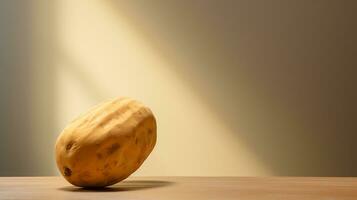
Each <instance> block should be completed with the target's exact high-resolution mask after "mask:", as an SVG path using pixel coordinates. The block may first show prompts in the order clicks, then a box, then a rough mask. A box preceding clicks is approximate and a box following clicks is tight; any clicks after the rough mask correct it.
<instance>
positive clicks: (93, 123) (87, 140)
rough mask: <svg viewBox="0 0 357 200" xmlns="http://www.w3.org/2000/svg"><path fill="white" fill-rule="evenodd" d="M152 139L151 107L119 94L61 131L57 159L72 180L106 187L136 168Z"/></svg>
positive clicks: (154, 136)
mask: <svg viewBox="0 0 357 200" xmlns="http://www.w3.org/2000/svg"><path fill="white" fill-rule="evenodd" d="M155 143H156V120H155V117H154V115H153V113H152V112H151V110H150V109H149V108H148V107H146V106H144V105H143V104H142V103H140V102H138V101H136V100H133V99H130V98H118V99H114V100H110V101H107V102H103V103H101V104H99V105H98V106H96V107H94V108H92V109H91V110H90V111H89V112H87V113H86V114H84V115H82V116H80V117H78V118H77V119H75V120H74V121H72V122H71V123H70V124H69V125H68V126H67V127H66V128H65V129H64V130H63V131H62V133H61V134H60V135H59V137H58V139H57V141H56V147H55V150H56V162H57V166H58V169H59V171H60V172H61V174H62V175H63V176H64V178H65V179H66V180H67V181H69V182H70V183H71V184H73V185H76V186H80V187H105V186H109V185H112V184H115V183H117V182H119V181H121V180H124V179H125V178H127V177H128V176H129V175H130V174H132V173H133V172H135V171H136V170H137V169H138V168H139V167H140V166H141V165H142V164H143V162H144V161H145V159H146V158H147V157H148V156H149V154H150V153H151V151H152V150H153V148H154V146H155Z"/></svg>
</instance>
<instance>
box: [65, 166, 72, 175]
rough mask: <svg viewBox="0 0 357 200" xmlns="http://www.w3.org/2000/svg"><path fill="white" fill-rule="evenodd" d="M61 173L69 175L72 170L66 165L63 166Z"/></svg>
mask: <svg viewBox="0 0 357 200" xmlns="http://www.w3.org/2000/svg"><path fill="white" fill-rule="evenodd" d="M63 174H64V175H65V176H71V175H72V170H71V169H70V168H68V167H64V168H63Z"/></svg>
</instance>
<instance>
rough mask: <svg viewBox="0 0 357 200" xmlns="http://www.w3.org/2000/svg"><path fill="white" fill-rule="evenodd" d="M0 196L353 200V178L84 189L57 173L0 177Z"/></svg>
mask: <svg viewBox="0 0 357 200" xmlns="http://www.w3.org/2000/svg"><path fill="white" fill-rule="evenodd" d="M0 199H1V200H2V199H21V200H23V199H36V200H42V199H46V200H61V199H76V200H77V199H98V200H100V199H120V200H122V199H129V200H130V199H136V200H140V199H145V200H146V199H152V200H160V199H170V200H176V199H180V200H181V199H182V200H200V199H236V200H240V199H254V200H261V199H263V200H268V199H269V200H270V199H274V200H277V199H281V200H291V199H294V200H306V199H314V200H321V199H326V200H327V199H328V200H333V199H351V200H352V199H353V200H357V178H288V177H287V178H274V177H265V178H256V177H211V178H209V177H132V178H129V179H127V180H125V181H123V182H121V183H118V184H116V185H114V186H111V187H108V188H105V189H102V190H86V189H83V188H78V187H74V186H72V185H70V184H69V183H67V182H66V181H65V180H64V179H63V178H62V177H0Z"/></svg>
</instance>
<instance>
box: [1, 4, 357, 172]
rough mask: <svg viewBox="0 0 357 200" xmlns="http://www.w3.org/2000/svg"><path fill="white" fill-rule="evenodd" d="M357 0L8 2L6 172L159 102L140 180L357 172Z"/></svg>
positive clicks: (4, 34) (48, 159)
mask: <svg viewBox="0 0 357 200" xmlns="http://www.w3.org/2000/svg"><path fill="white" fill-rule="evenodd" d="M356 8H357V6H356V3H355V2H354V1H347V0H346V1H337V0H336V1H324V0H318V1H297V0H296V1H292V0H288V1H283V0H279V1H278V0H269V1H258V0H253V1H248V0H246V1H242V0H237V1H231V0H225V1H218V0H217V1H213V0H194V1H178V0H177V1H164V0H155V1H150V2H148V1H129V0H128V1H114V0H108V1H99V0H98V1H85V0H77V1H70V0H61V1H44V0H43V1H41V0H30V1H10V0H9V1H0V92H1V93H0V94H1V98H0V175H2V176H15V175H54V174H58V172H57V169H56V166H55V162H54V148H53V147H54V142H55V139H56V137H57V136H58V134H59V133H60V132H61V130H62V129H63V127H64V126H65V125H66V124H67V123H68V122H69V121H71V120H72V119H73V118H75V117H76V116H78V115H79V114H80V113H82V112H85V111H86V110H87V109H89V108H90V107H92V106H93V105H95V104H96V103H99V102H101V101H103V100H106V99H108V98H112V97H116V96H130V97H133V98H136V99H138V100H141V101H142V102H144V103H145V104H147V105H148V106H149V107H151V108H152V110H153V112H154V113H155V114H156V117H157V123H158V143H157V146H156V148H155V149H154V151H153V153H152V154H151V156H150V157H149V158H148V160H147V161H146V162H145V163H144V165H143V166H142V168H141V169H139V170H138V171H137V172H136V173H135V175H164V176H169V175H185V176H190V175H195V176H238V175H239V176H250V175H253V176H260V175H264V176H266V175H285V176H354V175H357V170H356V169H357V159H356V156H355V154H356V152H357V147H356V145H355V141H356V139H357V136H356V134H357V128H356V120H357V118H356V114H357V109H356V108H357V105H356V102H357V101H356V100H357V99H356V96H357V92H356V91H357V90H356V85H357V79H356V75H357V70H356V63H357V62H356V53H357V52H356V35H357V34H356V18H357V14H356V12H355V10H356Z"/></svg>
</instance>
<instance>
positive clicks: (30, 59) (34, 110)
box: [0, 1, 54, 176]
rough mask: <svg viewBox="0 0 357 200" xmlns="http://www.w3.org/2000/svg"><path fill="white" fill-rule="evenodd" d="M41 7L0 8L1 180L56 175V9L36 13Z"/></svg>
mask: <svg viewBox="0 0 357 200" xmlns="http://www.w3.org/2000/svg"><path fill="white" fill-rule="evenodd" d="M38 3H39V1H1V2H0V27H1V28H0V92H1V98H0V132H1V133H0V134H1V135H0V136H1V140H0V160H1V161H0V163H1V164H0V176H4V175H5V176H14V175H16V176H21V175H50V174H51V173H52V167H50V166H51V165H52V164H53V159H52V154H49V153H48V150H49V149H53V140H54V139H53V131H54V127H53V121H54V110H53V105H54V96H53V94H54V93H53V89H54V85H53V82H52V81H53V68H52V67H51V60H52V59H51V56H52V55H51V53H50V51H49V50H50V49H49V48H50V45H51V43H50V42H49V41H50V39H51V38H50V36H51V24H50V23H48V22H49V21H48V20H50V19H48V18H49V17H50V15H49V14H48V13H44V12H46V11H48V10H51V8H52V7H51V6H52V4H51V3H48V2H47V3H46V2H45V1H43V2H42V5H41V6H44V7H46V9H44V10H43V9H39V10H38V11H37V10H33V9H32V8H33V7H34V6H35V5H37V4H38ZM34 12H35V13H36V14H35V15H34ZM44 15H45V16H46V17H43V16H44ZM42 17H43V18H42ZM39 23H41V24H42V25H41V26H40V27H42V28H41V29H38V27H37V26H39ZM36 28H37V29H36ZM40 57H41V59H38V58H40Z"/></svg>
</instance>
